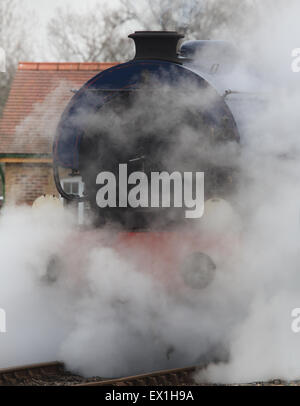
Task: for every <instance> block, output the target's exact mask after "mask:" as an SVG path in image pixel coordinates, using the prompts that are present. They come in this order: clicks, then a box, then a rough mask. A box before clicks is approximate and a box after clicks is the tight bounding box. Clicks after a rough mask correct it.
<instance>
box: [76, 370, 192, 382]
mask: <svg viewBox="0 0 300 406" xmlns="http://www.w3.org/2000/svg"><path fill="white" fill-rule="evenodd" d="M195 372H196V367H188V368H177V369H168V370H163V371H157V372H151V373H148V374H140V375H134V376H127V377H125V378H117V379H109V380H107V379H106V380H102V381H94V382H89V383H86V384H78V385H76V386H169V385H170V386H176V385H192V384H193V383H194V381H193V374H194V373H195Z"/></svg>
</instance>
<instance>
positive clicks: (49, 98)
mask: <svg viewBox="0 0 300 406" xmlns="http://www.w3.org/2000/svg"><path fill="white" fill-rule="evenodd" d="M115 64H116V63H93V62H89V63H71V62H70V63H44V62H43V63H32V62H20V63H19V66H18V70H17V72H16V75H15V78H14V80H13V83H12V87H11V90H10V94H9V97H8V100H7V103H6V106H5V108H4V111H3V115H2V118H1V120H0V165H1V173H0V175H1V177H2V181H3V186H4V187H3V196H5V199H6V201H8V202H16V203H27V204H31V203H32V202H33V201H34V200H35V199H36V197H38V196H40V195H41V194H57V193H56V188H55V186H54V182H53V176H52V166H51V165H52V157H51V152H52V140H53V136H54V134H55V129H56V125H57V123H58V120H59V118H60V115H61V114H62V112H63V110H64V108H65V106H66V105H67V103H68V101H69V100H70V98H71V97H72V95H73V93H72V91H74V89H79V88H80V87H81V86H82V85H83V84H84V83H85V82H87V81H88V80H89V79H90V78H91V77H93V76H95V75H96V74H97V73H98V72H100V71H102V70H104V69H108V68H110V67H111V66H114V65H115Z"/></svg>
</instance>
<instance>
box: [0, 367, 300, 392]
mask: <svg viewBox="0 0 300 406" xmlns="http://www.w3.org/2000/svg"><path fill="white" fill-rule="evenodd" d="M197 369H199V367H187V368H177V369H168V370H163V371H156V372H151V373H147V374H140V375H134V376H127V377H122V378H116V379H104V378H101V377H97V376H96V377H91V378H84V377H82V376H80V375H76V374H74V373H71V372H69V371H67V370H66V369H65V367H64V364H63V363H62V362H47V363H42V364H32V365H24V366H19V367H11V368H5V369H0V387H1V386H185V385H195V386H207V385H208V386H219V385H220V384H216V383H210V384H208V383H196V382H195V381H194V379H193V376H194V374H195V372H196V371H197ZM240 385H242V386H300V381H299V380H297V381H290V382H287V381H283V380H280V379H275V380H272V381H269V382H252V383H248V384H247V383H244V384H226V385H225V386H240ZM221 386H223V385H221Z"/></svg>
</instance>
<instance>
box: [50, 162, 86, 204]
mask: <svg viewBox="0 0 300 406" xmlns="http://www.w3.org/2000/svg"><path fill="white" fill-rule="evenodd" d="M53 175H54V182H55V186H56V188H57V190H58V192H59V194H60V195H61V197H63V198H64V199H66V200H68V201H76V202H78V203H80V202H84V201H85V200H86V199H87V198H86V196H79V195H73V194H69V193H67V192H65V190H64V189H63V188H62V186H61V182H60V176H59V169H58V166H57V165H56V164H53Z"/></svg>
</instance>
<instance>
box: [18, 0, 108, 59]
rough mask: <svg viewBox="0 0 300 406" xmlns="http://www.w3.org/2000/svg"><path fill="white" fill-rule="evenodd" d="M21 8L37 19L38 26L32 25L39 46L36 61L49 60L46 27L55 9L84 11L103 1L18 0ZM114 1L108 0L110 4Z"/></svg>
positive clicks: (101, 3)
mask: <svg viewBox="0 0 300 406" xmlns="http://www.w3.org/2000/svg"><path fill="white" fill-rule="evenodd" d="M18 1H19V2H20V5H22V8H23V7H25V8H26V9H27V10H31V11H33V12H34V13H35V15H36V18H37V19H38V24H34V27H33V29H34V31H35V38H36V39H37V41H38V42H39V45H40V46H37V47H36V49H37V50H38V51H37V52H36V56H35V59H36V60H40V61H43V60H51V59H53V58H51V54H50V52H49V51H48V50H47V35H46V27H47V23H48V21H49V20H50V18H51V17H52V16H53V14H54V11H55V9H56V8H57V7H64V6H67V7H68V9H70V10H77V11H80V10H85V9H87V8H90V7H93V6H94V5H95V4H99V6H100V7H101V5H103V3H104V1H103V0H18ZM114 1H115V0H110V3H112V2H114Z"/></svg>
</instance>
